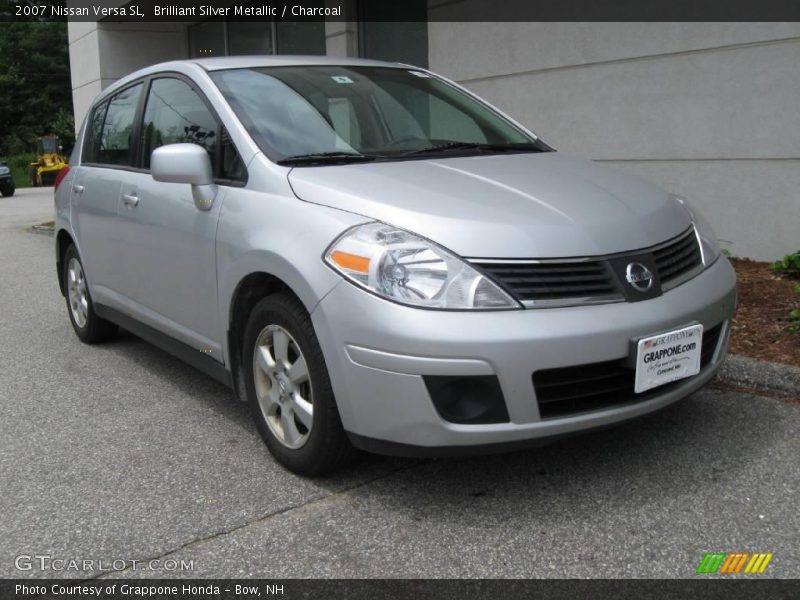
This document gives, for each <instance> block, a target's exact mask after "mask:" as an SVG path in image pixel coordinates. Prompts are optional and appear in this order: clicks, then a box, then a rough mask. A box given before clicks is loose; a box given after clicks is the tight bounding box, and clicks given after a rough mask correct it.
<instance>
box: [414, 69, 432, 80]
mask: <svg viewBox="0 0 800 600" xmlns="http://www.w3.org/2000/svg"><path fill="white" fill-rule="evenodd" d="M409 73H411V74H412V75H416V76H417V77H422V78H423V79H430V78H431V76H430V75H428V74H427V73H423V72H422V71H409Z"/></svg>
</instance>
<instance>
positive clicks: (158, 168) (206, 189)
mask: <svg viewBox="0 0 800 600" xmlns="http://www.w3.org/2000/svg"><path fill="white" fill-rule="evenodd" d="M150 174H151V175H152V176H153V179H155V180H156V181H163V182H165V183H188V184H189V185H191V186H192V198H193V199H194V204H195V206H197V208H198V209H200V210H209V209H210V208H211V207H212V206H213V204H214V199H215V198H216V196H217V186H216V185H214V171H213V169H212V168H211V158H210V157H209V156H208V152H207V151H206V149H205V148H203V147H201V146H198V145H197V144H168V145H166V146H160V147H158V148H156V149H155V150H153V154H151V155H150Z"/></svg>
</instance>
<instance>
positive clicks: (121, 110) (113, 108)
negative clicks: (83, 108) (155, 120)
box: [88, 83, 142, 166]
mask: <svg viewBox="0 0 800 600" xmlns="http://www.w3.org/2000/svg"><path fill="white" fill-rule="evenodd" d="M141 91H142V84H141V83H137V84H136V85H134V86H131V87H129V88H127V89H124V90H122V91H121V92H119V93H118V94H116V95H115V96H112V97H111V99H110V100H109V101H108V107H107V109H106V111H105V118H104V120H103V126H102V130H101V131H100V135H99V139H98V140H97V142H94V140H93V143H92V146H94V148H93V150H92V151H90V154H91V155H92V156H93V158H92V159H89V160H88V161H89V162H96V163H99V164H103V165H122V166H132V165H133V156H132V146H133V139H134V138H133V136H134V124H135V123H134V121H135V118H136V109H137V106H138V104H139V95H140V94H141ZM99 112H100V111H97V112H96V113H95V114H94V115H93V128H94V127H96V125H97V123H96V119H97V118H98V116H99ZM90 137H92V136H90Z"/></svg>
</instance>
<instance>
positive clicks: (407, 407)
mask: <svg viewBox="0 0 800 600" xmlns="http://www.w3.org/2000/svg"><path fill="white" fill-rule="evenodd" d="M565 110H566V109H565ZM71 165H72V166H71V167H70V169H69V171H65V172H62V174H61V177H60V178H59V181H58V184H57V189H56V231H57V235H56V264H57V269H58V278H59V283H60V285H61V291H62V293H63V294H64V296H65V297H66V303H67V309H68V310H67V312H68V314H69V318H70V320H71V322H72V326H73V327H74V329H75V332H76V333H77V335H78V337H79V338H80V339H81V340H82V341H84V342H87V343H94V342H100V341H103V340H107V339H109V338H110V337H111V336H113V334H114V333H115V332H116V329H117V327H118V326H120V327H123V328H125V329H126V330H129V331H131V332H133V333H135V334H136V335H138V336H140V337H142V338H144V339H146V340H149V341H150V342H152V343H154V344H157V345H158V346H160V347H162V348H163V349H165V350H166V351H168V352H170V353H172V354H174V355H176V356H178V357H180V358H182V359H184V360H185V361H186V362H188V363H190V364H191V365H194V366H195V367H197V368H199V369H200V370H201V371H204V372H205V373H207V374H209V375H210V376H212V377H214V378H216V379H218V380H220V381H222V382H225V383H226V384H228V385H229V386H230V387H231V388H232V389H233V390H234V392H235V393H236V395H237V396H238V397H239V398H241V399H242V400H244V401H247V402H248V403H249V404H250V407H251V408H252V413H253V417H254V419H255V422H256V424H257V426H258V430H259V432H260V433H261V435H262V436H263V438H264V440H265V442H266V444H267V446H268V448H269V450H270V451H271V452H272V454H273V455H274V456H275V458H276V459H277V460H278V461H279V462H280V463H281V464H283V465H284V466H286V467H287V468H289V469H291V470H293V471H296V472H299V473H305V474H319V473H323V472H326V471H330V470H332V469H334V468H336V467H338V466H340V465H342V464H343V463H344V462H346V461H347V460H348V459H349V458H350V457H351V456H353V455H354V453H355V449H356V448H361V449H366V450H369V451H374V452H379V453H385V454H398V455H422V456H435V455H449V454H457V453H468V452H477V453H484V452H490V451H497V450H505V449H510V448H517V447H521V446H525V445H526V444H531V443H533V442H536V441H538V440H541V439H542V438H552V437H555V436H561V435H564V434H570V433H573V432H577V431H581V430H587V429H592V428H597V427H604V426H608V425H610V424H613V423H616V422H619V421H623V420H626V419H631V418H634V417H638V416H640V415H643V414H646V413H649V412H651V411H654V410H657V409H660V408H662V407H664V406H667V405H668V404H671V403H673V402H675V401H676V400H679V399H681V398H684V397H686V396H687V395H689V394H691V393H692V392H694V391H695V390H697V389H698V388H700V387H701V386H702V385H703V384H705V383H707V382H708V381H709V380H711V379H712V378H713V377H714V374H715V373H716V372H717V370H718V369H719V367H720V365H721V363H722V361H723V359H724V357H725V353H726V351H727V343H728V333H729V322H730V318H731V314H732V312H733V309H734V303H735V288H734V283H735V281H734V274H733V271H732V269H731V267H730V265H729V263H728V261H727V260H726V259H725V257H723V256H720V250H719V248H718V245H717V242H716V240H715V237H714V234H713V232H712V231H711V229H710V227H709V226H708V224H707V223H706V221H705V220H704V219H703V218H702V217H701V216H700V215H699V214H698V213H697V211H695V210H694V209H693V208H692V207H691V206H690V205H689V204H688V203H687V202H686V201H685V200H684V199H683V198H680V197H678V196H675V195H673V194H670V193H668V192H665V191H663V190H661V189H659V188H657V187H655V186H653V185H650V184H648V183H646V182H644V181H641V180H639V179H636V178H633V177H631V176H629V175H624V174H621V173H619V172H616V171H613V170H611V169H608V168H605V167H602V166H599V165H597V164H595V163H593V162H591V161H588V160H583V159H579V158H574V157H571V156H565V155H563V154H561V153H559V152H556V151H554V150H553V148H551V147H550V146H548V145H547V144H545V143H544V142H543V141H541V140H540V139H539V138H537V136H536V135H534V134H533V133H531V132H530V131H528V130H527V129H525V128H524V127H522V126H521V125H520V124H519V123H516V122H514V121H513V120H511V119H510V118H509V117H507V116H505V115H503V114H502V113H501V112H500V111H498V110H497V109H495V108H493V107H492V106H490V105H489V104H487V103H486V102H484V101H482V100H481V99H480V98H477V97H475V96H474V95H472V94H471V93H469V92H468V91H466V90H464V89H463V88H461V87H459V86H458V85H456V84H454V83H452V82H450V81H448V80H446V79H443V78H441V77H439V76H437V75H434V74H433V73H430V72H429V71H426V70H423V69H419V68H416V67H410V66H407V65H400V64H389V63H383V62H376V61H367V60H351V59H332V58H325V57H239V58H211V59H203V60H192V61H179V62H170V63H165V64H160V65H155V66H152V67H149V68H147V69H144V70H141V71H138V72H136V73H134V74H132V75H129V76H127V77H125V78H124V79H122V80H120V81H118V82H116V83H115V84H113V85H112V86H110V87H109V88H108V89H107V90H105V91H104V92H103V93H102V94H101V95H100V96H99V97H98V98H97V100H96V101H95V102H94V104H93V106H92V108H91V111H90V113H89V116H88V117H87V119H86V122H85V123H84V125H83V128H82V130H81V133H80V136H79V140H78V143H77V144H76V150H75V155H74V156H73V158H72V161H71Z"/></svg>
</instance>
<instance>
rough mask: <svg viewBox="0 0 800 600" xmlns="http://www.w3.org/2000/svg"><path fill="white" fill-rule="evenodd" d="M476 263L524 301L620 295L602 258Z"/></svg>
mask: <svg viewBox="0 0 800 600" xmlns="http://www.w3.org/2000/svg"><path fill="white" fill-rule="evenodd" d="M477 264H478V266H480V267H481V268H482V269H483V270H484V271H486V273H488V274H489V275H490V276H491V277H493V278H494V279H495V280H497V281H500V282H501V283H502V284H503V285H504V286H505V287H506V288H508V289H509V290H511V291H512V292H513V293H514V294H515V295H516V296H517V298H519V299H520V300H523V301H525V300H550V299H557V298H573V299H574V298H586V297H595V296H617V295H619V292H618V291H617V286H616V284H615V283H614V279H613V277H612V274H611V272H610V271H609V270H608V268H607V267H606V265H605V264H604V263H603V262H601V261H594V262H579V263H573V262H562V263H559V262H546V263H500V264H493V263H477Z"/></svg>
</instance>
